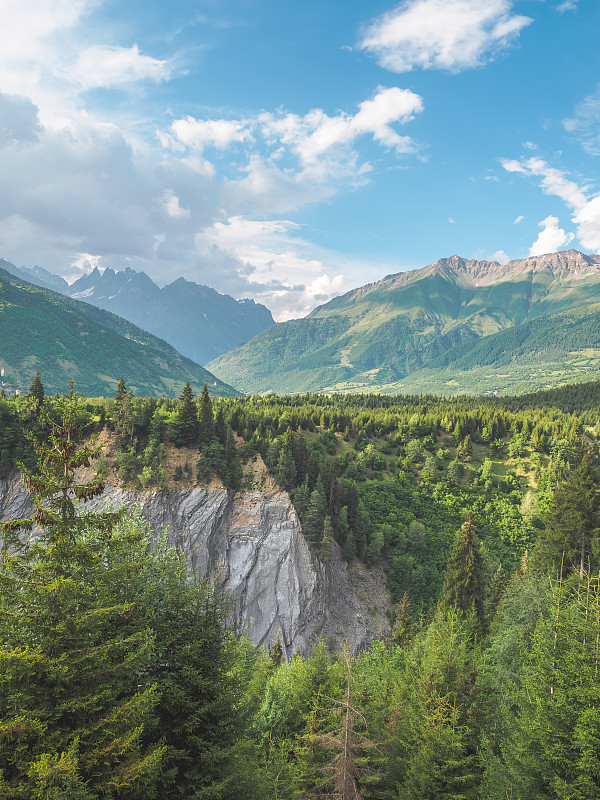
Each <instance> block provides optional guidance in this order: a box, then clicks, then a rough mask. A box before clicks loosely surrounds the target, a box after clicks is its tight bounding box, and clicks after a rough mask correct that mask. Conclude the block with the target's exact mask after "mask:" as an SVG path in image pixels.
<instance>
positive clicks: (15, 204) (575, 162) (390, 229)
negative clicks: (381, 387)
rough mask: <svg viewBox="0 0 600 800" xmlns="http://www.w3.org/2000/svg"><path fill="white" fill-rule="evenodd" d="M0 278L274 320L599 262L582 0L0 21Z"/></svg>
mask: <svg viewBox="0 0 600 800" xmlns="http://www.w3.org/2000/svg"><path fill="white" fill-rule="evenodd" d="M0 19H2V25H1V26H0V257H3V258H5V259H7V260H8V261H11V262H13V263H15V264H17V265H18V266H28V267H31V266H33V265H40V266H43V267H45V268H46V269H49V270H50V271H52V272H56V273H58V274H61V275H63V276H65V277H66V278H67V279H68V280H73V279H74V278H76V277H77V276H78V275H81V274H82V272H85V271H89V270H90V269H92V268H93V267H94V266H98V267H99V268H100V269H102V268H105V267H112V268H114V269H125V268H126V267H131V268H133V269H136V270H143V271H145V272H146V273H147V274H148V275H150V277H151V278H152V279H153V280H155V281H156V282H157V283H158V284H159V285H164V284H166V283H169V282H171V281H173V280H175V279H177V278H179V277H181V276H183V277H184V278H186V279H188V280H194V281H196V282H197V283H201V284H205V285H208V286H212V287H214V288H215V289H217V290H218V291H220V292H224V293H227V294H231V295H233V296H234V297H237V298H242V297H250V298H253V299H254V300H256V301H257V302H262V303H264V304H265V305H266V306H268V307H269V308H270V309H271V310H272V311H273V314H274V316H275V318H276V319H277V320H285V319H290V318H294V317H300V316H304V315H305V314H307V313H309V312H310V310H311V309H313V308H314V307H315V306H316V305H318V304H321V303H323V302H326V301H327V300H329V299H330V298H331V297H333V296H335V295H337V294H340V293H342V292H345V291H348V290H349V289H351V288H354V287H356V286H360V285H363V284H366V283H370V282H373V281H376V280H379V279H380V278H382V277H384V276H385V275H389V274H392V273H396V272H401V271H405V270H407V269H414V268H418V267H423V266H426V265H428V264H430V263H432V262H434V261H436V260H437V259H439V258H443V257H447V256H450V255H453V254H457V255H460V256H463V257H465V258H482V259H494V260H498V261H501V262H505V261H507V260H509V259H514V258H523V257H526V256H529V255H537V254H541V253H547V252H553V251H555V250H559V249H568V248H576V249H579V250H582V251H583V252H587V253H597V252H600V170H599V166H600V45H599V44H598V42H599V41H600V2H598V0H405V1H404V2H401V3H400V4H393V3H389V2H385V1H384V0H369V2H365V0H362V1H361V0H343V2H342V1H341V0H328V2H323V0H318V2H317V0H302V2H296V0H288V2H285V3H282V2H281V0H277V1H276V0H235V1H234V0H170V2H169V3H165V2H164V0H160V2H158V0H143V2H139V0H128V2H126V3H125V2H122V0H19V2H15V0H0Z"/></svg>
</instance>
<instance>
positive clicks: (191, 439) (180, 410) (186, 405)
mask: <svg viewBox="0 0 600 800" xmlns="http://www.w3.org/2000/svg"><path fill="white" fill-rule="evenodd" d="M176 427H177V439H178V441H177V444H181V445H183V446H184V447H190V446H192V445H194V444H196V442H197V440H198V432H199V430H200V422H199V419H198V408H197V407H196V403H195V401H194V393H193V391H192V387H191V386H190V382H189V380H188V381H186V384H185V386H184V387H183V391H182V393H181V397H180V398H179V404H178V407H177V426H176Z"/></svg>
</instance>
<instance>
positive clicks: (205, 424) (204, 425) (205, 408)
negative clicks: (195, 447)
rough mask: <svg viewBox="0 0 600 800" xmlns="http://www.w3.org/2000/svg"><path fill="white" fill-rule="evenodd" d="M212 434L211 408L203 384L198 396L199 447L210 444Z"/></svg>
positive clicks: (206, 387)
mask: <svg viewBox="0 0 600 800" xmlns="http://www.w3.org/2000/svg"><path fill="white" fill-rule="evenodd" d="M213 434H214V419H213V407H212V401H211V399H210V395H209V394H208V386H207V385H206V384H204V389H202V394H201V395H200V430H199V436H198V438H199V440H200V447H201V448H202V447H203V446H204V445H207V444H210V441H211V439H212V438H213Z"/></svg>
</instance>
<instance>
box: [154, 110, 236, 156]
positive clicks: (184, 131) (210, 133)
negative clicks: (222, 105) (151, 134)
mask: <svg viewBox="0 0 600 800" xmlns="http://www.w3.org/2000/svg"><path fill="white" fill-rule="evenodd" d="M171 131H172V132H173V136H174V137H175V140H176V142H178V143H181V144H183V145H186V146H187V147H192V148H196V149H198V150H202V149H203V148H204V147H207V146H209V145H212V146H213V147H216V148H217V149H218V150H225V149H226V148H227V147H229V146H230V145H231V144H233V143H234V142H243V141H244V140H246V139H248V138H249V137H250V130H249V128H248V124H247V123H246V122H240V121H237V120H227V119H208V120H203V119H194V118H193V117H186V118H185V119H177V120H175V121H174V122H173V123H172V125H171ZM163 143H164V145H168V144H169V143H170V142H169V140H167V139H164V140H163Z"/></svg>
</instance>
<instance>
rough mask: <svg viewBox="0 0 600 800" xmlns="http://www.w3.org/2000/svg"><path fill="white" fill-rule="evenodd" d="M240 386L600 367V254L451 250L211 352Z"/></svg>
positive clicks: (518, 386)
mask: <svg viewBox="0 0 600 800" xmlns="http://www.w3.org/2000/svg"><path fill="white" fill-rule="evenodd" d="M207 366H208V368H209V369H210V370H211V371H213V372H214V373H215V374H217V375H219V376H220V377H221V378H222V379H223V380H226V381H230V382H235V385H236V386H237V387H238V388H239V389H241V390H242V391H244V392H251V393H260V392H267V391H274V392H276V393H290V392H305V391H317V392H318V391H324V392H334V391H336V392H337V391H342V392H384V393H389V394H398V393H403V394H407V393H410V394H414V393H426V392H429V393H434V394H445V395H451V394H460V393H469V394H479V393H480V394H494V393H500V394H505V393H511V394H514V393H522V392H529V391H535V390H538V389H543V388H546V387H550V386H556V385H558V384H560V383H566V382H572V381H577V380H586V379H587V380H589V379H590V377H592V376H593V375H595V374H597V372H598V370H599V369H600V256H590V255H584V254H583V253H580V252H578V251H575V250H568V251H564V252H559V253H551V254H548V255H544V256H536V257H531V258H526V259H520V260H518V261H511V262H509V263H507V264H504V265H501V264H499V263H497V262H489V261H476V260H467V259H463V258H459V257H458V256H452V257H450V258H446V259H441V260H439V261H437V262H435V263H434V264H432V265H430V266H428V267H425V268H423V269H419V270H415V271H411V272H405V273H400V274H397V275H390V276H388V277H386V278H384V279H383V280H381V281H378V282H377V283H373V284H368V285H366V286H363V287H360V288H358V289H354V290H352V291H350V292H348V293H347V294H345V295H343V296H341V297H336V298H334V299H333V300H331V301H330V302H329V303H326V304H325V305H323V306H320V307H318V308H316V309H315V310H314V311H313V312H312V313H311V314H309V316H308V317H306V318H304V319H298V320H291V321H290V322H286V323H282V324H279V325H276V326H274V327H272V328H269V329H268V330H266V331H263V332H262V333H261V334H259V335H258V336H256V337H255V338H254V339H252V340H251V341H249V342H247V343H246V344H245V345H243V346H241V347H239V348H237V349H235V350H233V351H231V352H229V353H227V354H225V355H223V356H220V357H219V358H217V359H215V360H214V361H212V362H209V364H208V365H207Z"/></svg>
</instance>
